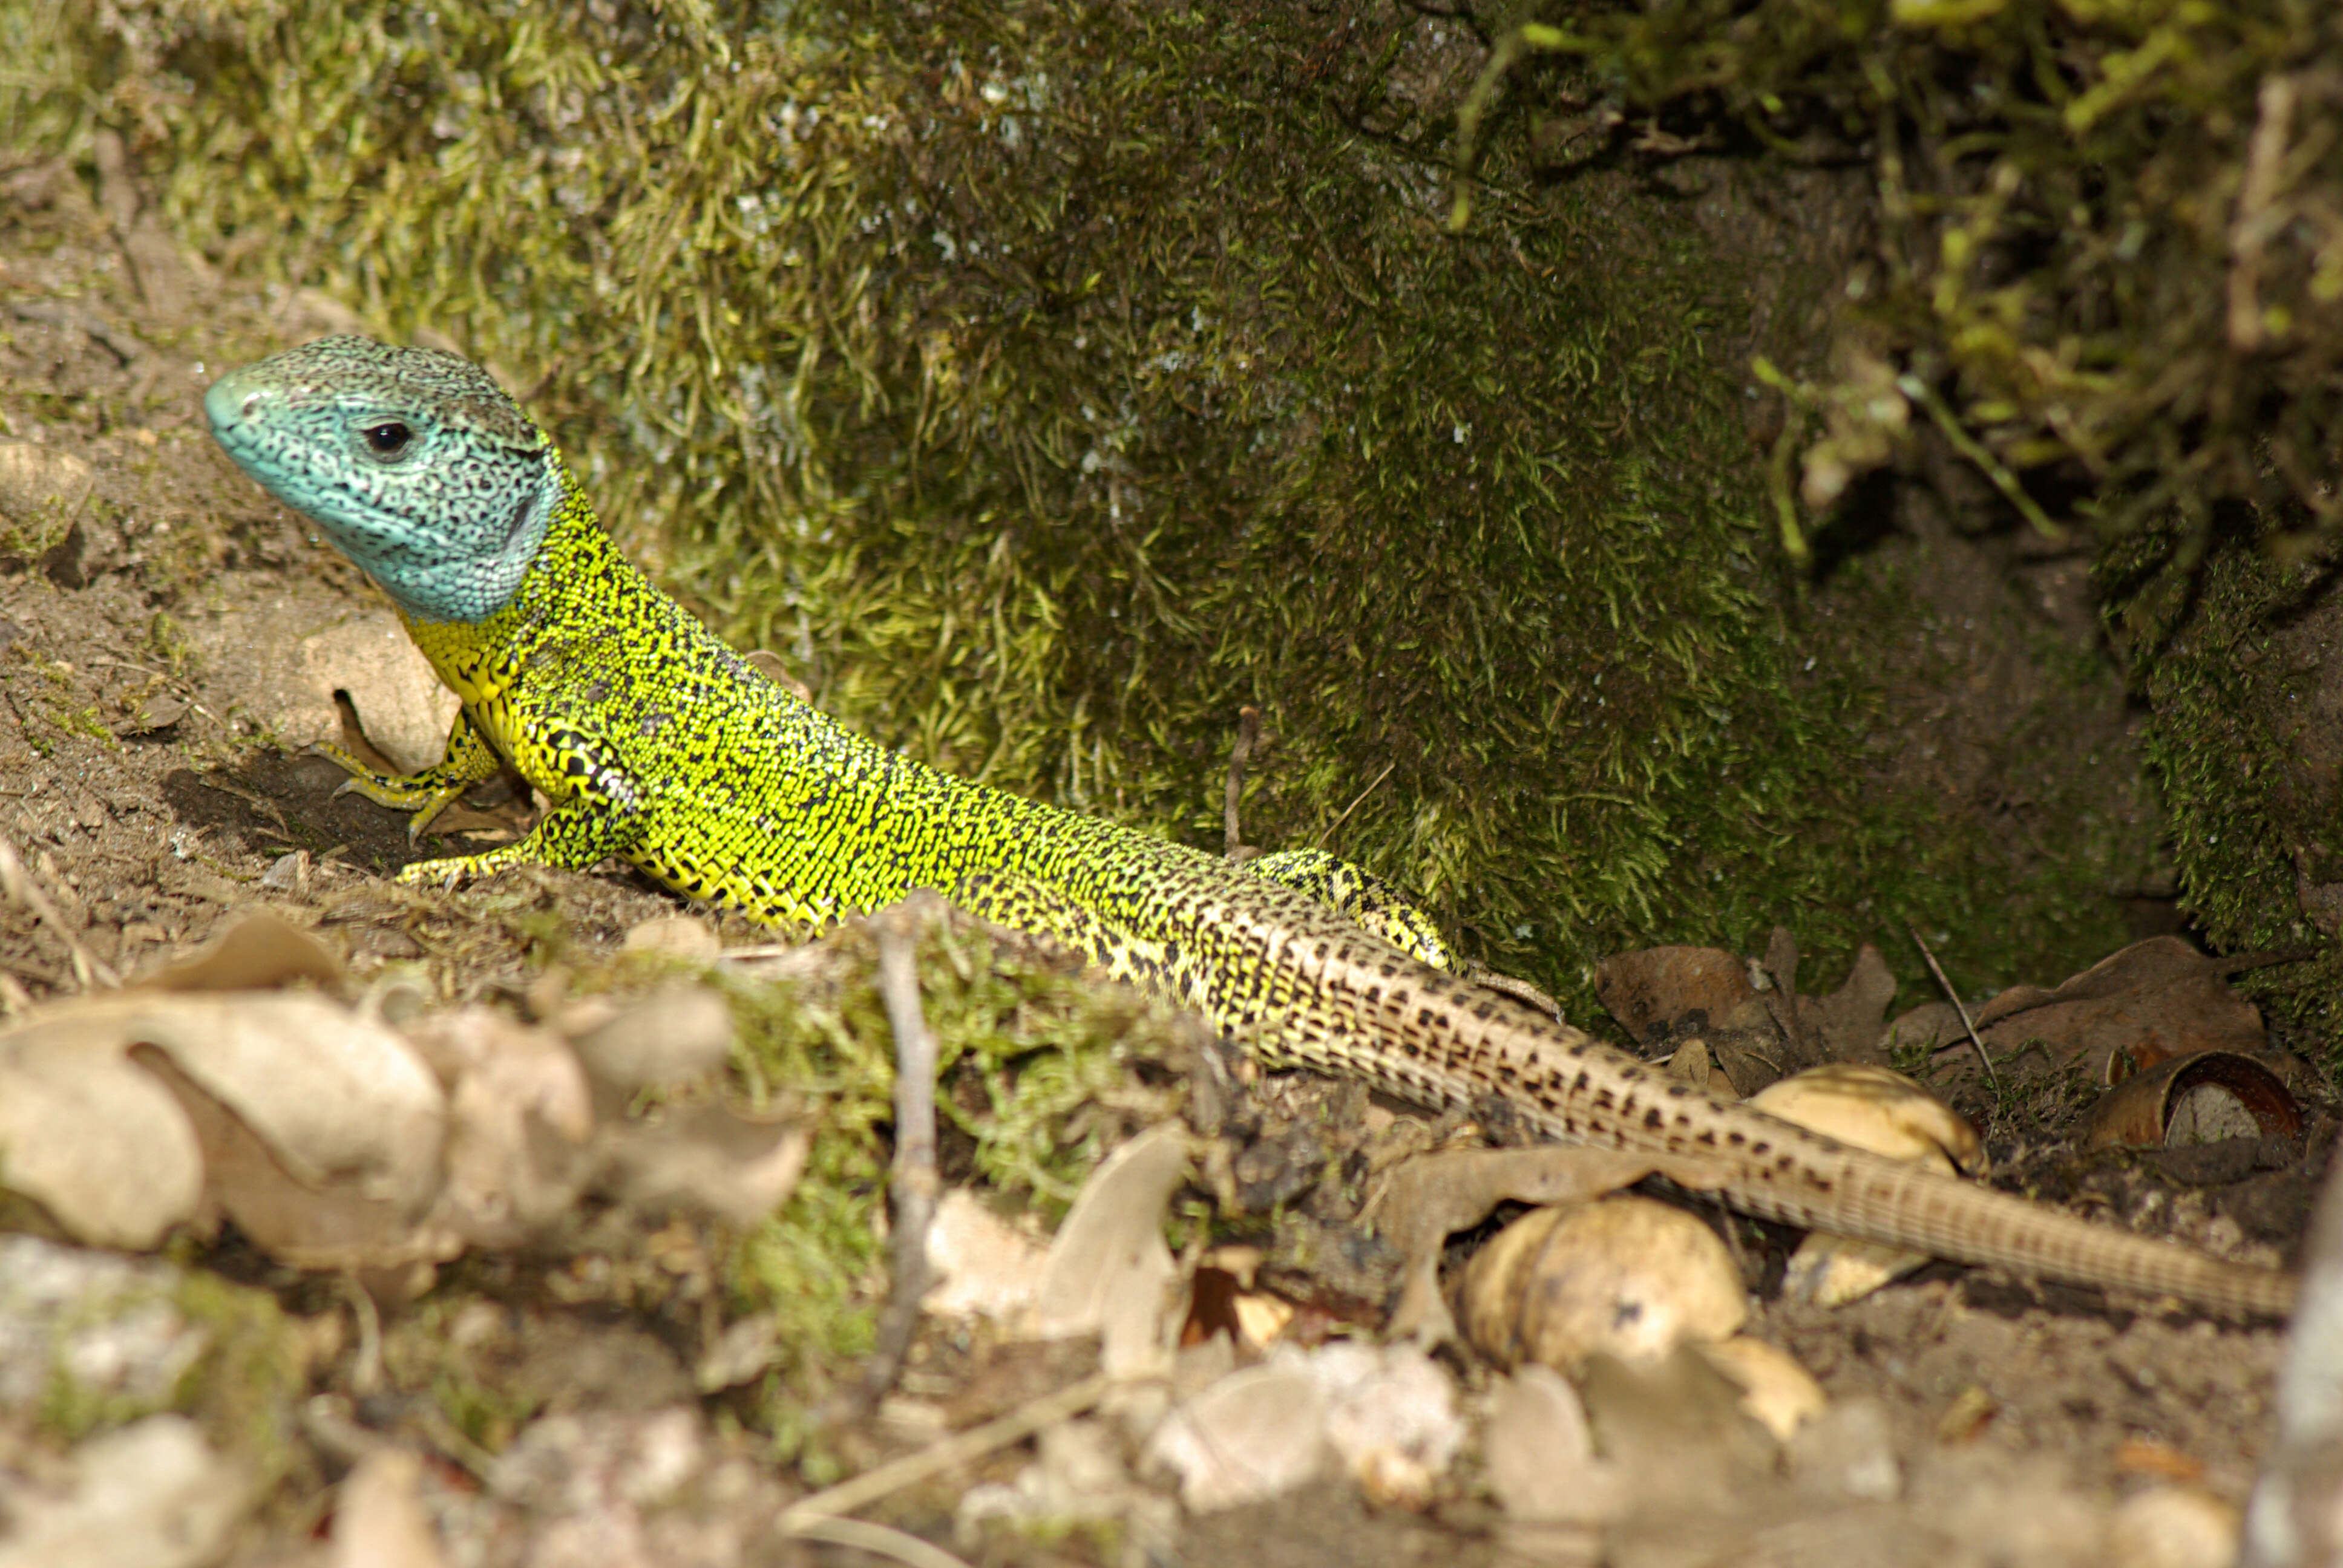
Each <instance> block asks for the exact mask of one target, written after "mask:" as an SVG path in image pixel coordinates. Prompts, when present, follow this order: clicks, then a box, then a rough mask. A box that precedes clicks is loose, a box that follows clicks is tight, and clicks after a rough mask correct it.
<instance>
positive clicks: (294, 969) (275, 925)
mask: <svg viewBox="0 0 2343 1568" xmlns="http://www.w3.org/2000/svg"><path fill="white" fill-rule="evenodd" d="M348 978H349V975H348V971H347V970H345V969H344V968H343V967H342V960H341V959H340V958H339V957H338V956H337V954H336V953H335V952H334V950H332V949H331V948H329V947H327V945H326V944H325V943H323V942H321V941H319V940H317V937H316V936H315V935H314V934H313V933H311V932H309V931H306V930H302V929H301V928H300V927H299V926H297V925H295V924H293V923H292V922H291V921H289V920H286V919H285V918H284V917H283V916H282V915H279V914H277V913H276V912H275V911H274V910H246V911H244V912H243V913H241V914H236V915H231V916H229V917H228V919H227V921H226V923H225V924H224V925H223V926H222V927H221V929H220V931H219V934H218V935H216V936H215V937H213V938H212V940H209V941H207V942H206V943H205V944H204V945H203V946H202V947H200V948H198V949H196V950H195V951H194V952H192V953H190V954H188V955H186V957H184V958H179V959H175V960H172V961H171V962H169V963H167V964H166V965H164V966H163V967H162V968H160V969H158V970H156V971H155V972H154V973H152V974H150V975H147V976H146V977H145V978H144V979H142V980H140V981H139V982H138V984H139V986H140V988H141V989H143V990H162V991H234V990H276V989H277V987H279V986H286V985H290V984H292V983H293V982H294V981H296V980H310V981H313V982H315V983H316V984H317V985H318V986H321V987H323V988H324V989H326V990H332V991H339V990H341V989H342V987H343V986H344V985H345V984H346V983H347V980H348Z"/></svg>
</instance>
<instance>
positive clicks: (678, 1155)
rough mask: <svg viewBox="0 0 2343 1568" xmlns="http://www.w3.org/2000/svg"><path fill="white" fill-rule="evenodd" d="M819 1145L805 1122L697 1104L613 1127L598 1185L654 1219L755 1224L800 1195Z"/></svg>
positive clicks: (607, 1135)
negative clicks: (676, 1212)
mask: <svg viewBox="0 0 2343 1568" xmlns="http://www.w3.org/2000/svg"><path fill="white" fill-rule="evenodd" d="M811 1143H812V1133H811V1131H810V1130H809V1128H808V1127H807V1126H806V1125H805V1124H804V1123H803V1122H801V1121H751V1120H749V1118H747V1117H744V1116H741V1115H739V1113H738V1112H736V1111H730V1110H728V1109H726V1108H725V1107H723V1106H721V1105H700V1106H693V1107H690V1108H689V1109H687V1110H682V1111H672V1112H670V1113H669V1115H668V1117H667V1119H666V1120H665V1121H659V1122H655V1123H652V1124H650V1125H649V1126H627V1127H619V1128H614V1129H611V1130H610V1131H608V1133H607V1134H606V1136H605V1139H604V1141H603V1172H602V1174H601V1175H600V1176H599V1177H598V1178H597V1185H598V1186H599V1187H601V1188H602V1189H603V1190H604V1191H608V1192H609V1193H610V1194H611V1195H612V1196H613V1197H615V1198H616V1199H618V1201H619V1202H620V1203H622V1204H624V1205H626V1206H627V1207H628V1208H629V1209H633V1210H637V1211H641V1212H644V1213H647V1214H654V1215H655V1214H659V1213H664V1212H666V1211H669V1210H673V1209H684V1210H688V1211H692V1212H695V1213H700V1214H707V1215H711V1216H713V1217H714V1218H716V1219H719V1220H722V1221H727V1222H729V1223H731V1224H735V1225H749V1224H754V1223H756V1222H757V1221H759V1220H762V1219H764V1218H765V1217H766V1216H767V1215H769V1214H770V1213H771V1212H772V1211H774V1210H775V1209H778V1208H779V1207H780V1205H781V1204H782V1202H783V1201H786V1200H787V1199H788V1197H789V1194H790V1193H791V1192H792V1191H796V1189H797V1184H798V1178H799V1176H800V1175H802V1174H803V1173H804V1171H805V1161H806V1152H807V1151H808V1149H809V1147H810V1146H811Z"/></svg>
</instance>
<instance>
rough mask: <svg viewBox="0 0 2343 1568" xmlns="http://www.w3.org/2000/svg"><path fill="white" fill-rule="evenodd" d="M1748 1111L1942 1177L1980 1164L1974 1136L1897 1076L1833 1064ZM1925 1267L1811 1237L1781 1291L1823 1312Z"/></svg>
mask: <svg viewBox="0 0 2343 1568" xmlns="http://www.w3.org/2000/svg"><path fill="white" fill-rule="evenodd" d="M1750 1103H1751V1104H1752V1105H1753V1106H1755V1107H1756V1108H1757V1109H1758V1110H1760V1111H1766V1112H1768V1113H1770V1114H1772V1115H1775V1116H1778V1117H1780V1118H1781V1119H1782V1120H1783V1121H1793V1122H1795V1123H1797V1125H1799V1126H1801V1127H1804V1128H1806V1129H1808V1130H1809V1131H1815V1132H1820V1133H1822V1134H1824V1135H1825V1137H1829V1138H1835V1139H1837V1140H1838V1141H1840V1142H1842V1143H1847V1144H1852V1145H1854V1146H1855V1148H1858V1149H1867V1150H1869V1151H1872V1152H1873V1153H1875V1154H1885V1155H1886V1156H1887V1157H1888V1158H1889V1159H1891V1160H1903V1161H1910V1162H1911V1163H1914V1164H1919V1165H1926V1166H1928V1167H1930V1168H1932V1169H1934V1170H1937V1171H1943V1172H1944V1173H1946V1175H1951V1174H1953V1173H1954V1172H1955V1171H1966V1170H1972V1169H1974V1168H1975V1167H1976V1165H1977V1163H1978V1162H1979V1161H1981V1160H1982V1159H1983V1157H1984V1148H1985V1146H1984V1144H1983V1143H1981V1142H1980V1141H1978V1138H1977V1134H1976V1128H1974V1127H1972V1126H1970V1125H1969V1124H1968V1122H1967V1121H1966V1119H1964V1118H1963V1117H1962V1116H1961V1115H1960V1113H1959V1112H1957V1111H1954V1110H1953V1108H1952V1107H1951V1106H1949V1105H1946V1103H1945V1102H1944V1101H1941V1100H1938V1099H1937V1098H1936V1096H1935V1095H1933V1094H1930V1093H1929V1092H1928V1091H1926V1089H1924V1088H1922V1087H1921V1086H1920V1085H1919V1084H1917V1083H1916V1082H1914V1081H1912V1080H1911V1079H1908V1078H1906V1077H1905V1076H1904V1075H1903V1074H1902V1073H1900V1072H1891V1071H1889V1070H1887V1069H1886V1068H1884V1067H1873V1066H1869V1065H1865V1064H1862V1063H1855V1062H1835V1063H1832V1064H1830V1065H1828V1066H1824V1067H1817V1068H1814V1069H1812V1070H1808V1071H1805V1072H1802V1073H1799V1074H1798V1075H1796V1076H1795V1077H1794V1078H1785V1079H1784V1080H1783V1081H1781V1082H1779V1083H1775V1084H1772V1085H1769V1086H1768V1087H1767V1088H1765V1090H1763V1091H1760V1092H1759V1093H1758V1094H1757V1095H1756V1096H1755V1097H1754V1098H1753V1099H1752V1100H1751V1101H1750ZM1926 1261H1927V1254H1926V1253H1924V1252H1913V1251H1906V1250H1904V1249H1903V1248H1900V1247H1890V1246H1885V1245H1883V1244H1882V1243H1880V1242H1877V1241H1856V1240H1855V1239H1853V1238H1851V1237H1845V1236H1832V1235H1827V1234H1825V1233H1823V1232H1821V1231H1816V1232H1815V1233H1814V1234H1812V1235H1809V1236H1808V1237H1806V1239H1805V1241H1801V1242H1800V1243H1799V1244H1798V1250H1797V1251H1796V1252H1795V1253H1793V1254H1792V1255H1791V1258H1790V1267H1789V1272H1788V1274H1787V1276H1786V1278H1785V1282H1784V1286H1783V1288H1784V1289H1785V1291H1787V1292H1790V1293H1791V1294H1793V1295H1795V1296H1798V1297H1800V1298H1803V1299H1805V1300H1808V1301H1812V1302H1818V1303H1820V1304H1821V1305H1824V1306H1831V1307H1835V1306H1841V1305H1844V1304H1845V1303H1846V1302H1852V1301H1857V1300H1860V1299H1861V1298H1862V1297H1864V1296H1867V1295H1869V1294H1870V1293H1871V1292H1874V1291H1875V1290H1877V1289H1879V1287H1880V1286H1882V1285H1885V1284H1886V1283H1887V1282H1889V1281H1891V1280H1894V1279H1896V1278H1898V1277H1899V1276H1901V1275H1904V1274H1906V1273H1909V1272H1910V1271H1913V1270H1914V1269H1916V1268H1918V1267H1919V1266H1920V1265H1921V1264H1923V1263H1925V1262H1926Z"/></svg>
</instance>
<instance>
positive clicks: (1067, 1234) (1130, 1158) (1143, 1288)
mask: <svg viewBox="0 0 2343 1568" xmlns="http://www.w3.org/2000/svg"><path fill="white" fill-rule="evenodd" d="M1187 1172H1188V1140H1187V1134H1186V1132H1185V1131H1183V1130H1182V1129H1181V1128H1180V1127H1178V1126H1176V1125H1170V1124H1167V1125H1164V1126H1160V1127H1154V1128H1151V1129H1149V1130H1148V1131H1145V1132H1142V1133H1141V1134H1140V1135H1139V1136H1138V1137H1136V1138H1134V1139H1132V1140H1131V1141H1130V1142H1128V1143H1126V1144H1124V1145H1123V1146H1122V1147H1121V1148H1120V1149H1118V1150H1116V1151H1114V1152H1113V1153H1112V1154H1110V1155H1108V1156H1107V1158H1106V1159H1105V1160H1104V1161H1101V1162H1100V1165H1099V1168H1098V1169H1097V1170H1095V1171H1091V1176H1090V1180H1089V1181H1085V1182H1083V1183H1082V1190H1081V1193H1080V1195H1079V1196H1077V1197H1076V1198H1075V1200H1074V1206H1073V1208H1072V1210H1071V1211H1069V1212H1068V1214H1067V1215H1066V1219H1065V1222H1064V1223H1063V1224H1061V1225H1060V1226H1059V1227H1058V1234H1057V1237H1056V1238H1055V1240H1053V1241H1051V1243H1050V1251H1049V1255H1048V1257H1047V1258H1046V1259H1045V1260H1044V1261H1043V1263H1042V1267H1041V1291H1040V1292H1039V1295H1038V1298H1037V1300H1036V1302H1035V1303H1034V1326H1035V1332H1037V1333H1039V1334H1040V1335H1041V1337H1043V1338H1045V1339H1057V1338H1069V1337H1071V1336H1073V1335H1077V1334H1087V1333H1098V1334H1100V1335H1101V1336H1102V1337H1103V1338H1104V1340H1105V1342H1106V1343H1105V1353H1104V1356H1103V1357H1102V1359H1103V1360H1104V1361H1105V1362H1107V1363H1108V1370H1109V1371H1115V1370H1116V1369H1117V1368H1119V1367H1124V1366H1128V1367H1130V1368H1131V1370H1132V1371H1138V1370H1142V1369H1144V1368H1145V1367H1147V1366H1148V1365H1149V1364H1150V1363H1151V1362H1153V1361H1154V1360H1155V1359H1157V1357H1158V1354H1159V1352H1160V1349H1161V1344H1162V1341H1163V1334H1162V1331H1161V1323H1162V1318H1163V1313H1164V1310H1165V1307H1166V1305H1167V1299H1166V1298H1167V1294H1168V1292H1169V1289H1170V1286H1171V1284H1172V1280H1173V1279H1174V1277H1175V1276H1176V1274H1177V1272H1178V1271H1177V1269H1176V1268H1175V1267H1174V1266H1173V1264H1172V1252H1171V1249H1170V1248H1168V1247H1166V1246H1165V1245H1164V1243H1163V1221H1164V1215H1165V1209H1166V1207H1167V1205H1169V1204H1170V1202H1171V1201H1172V1193H1174V1192H1176V1191H1179V1190H1180V1183H1181V1182H1182V1181H1183V1180H1185V1178H1186V1176H1187Z"/></svg>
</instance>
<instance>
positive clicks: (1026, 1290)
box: [924, 1187, 1044, 1323]
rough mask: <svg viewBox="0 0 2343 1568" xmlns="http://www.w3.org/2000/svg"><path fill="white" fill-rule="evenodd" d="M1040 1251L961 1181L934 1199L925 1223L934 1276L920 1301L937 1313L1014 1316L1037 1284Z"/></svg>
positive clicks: (1003, 1319) (998, 1319)
mask: <svg viewBox="0 0 2343 1568" xmlns="http://www.w3.org/2000/svg"><path fill="white" fill-rule="evenodd" d="M1043 1256H1044V1254H1043V1251H1042V1250H1041V1247H1040V1246H1039V1245H1038V1244H1036V1243H1035V1242H1034V1241H1031V1239H1029V1238H1028V1237H1027V1236H1026V1235H1025V1234H1024V1233H1023V1232H1022V1231H1019V1230H1018V1229H1017V1228H1016V1227H1015V1226H1013V1225H1011V1224H1010V1222H1009V1221H1006V1220H1004V1219H1002V1218H1001V1216H1000V1215H998V1214H996V1213H994V1212H993V1211H991V1210H990V1209H988V1208H986V1207H985V1205H984V1201H983V1200H982V1199H980V1198H979V1197H977V1196H976V1194H975V1193H973V1192H971V1191H969V1190H968V1189H967V1188H965V1187H955V1188H953V1189H951V1191H948V1192H946V1193H945V1194H944V1195H943V1199H942V1201H940V1202H939V1203H938V1204H937V1205H936V1219H935V1223H934V1224H932V1225H930V1226H929V1227H928V1269H929V1271H930V1273H931V1274H932V1275H933V1276H934V1279H933V1282H932V1283H930V1285H929V1287H928V1293H927V1296H926V1298H925V1302H924V1304H925V1306H926V1308H927V1310H928V1311H929V1312H932V1313H934V1314H935V1315H936V1316H938V1317H944V1318H964V1317H973V1316H978V1315H981V1316H984V1317H988V1318H990V1319H992V1320H993V1321H994V1322H1001V1323H1006V1322H1013V1321H1015V1320H1016V1319H1017V1318H1018V1317H1019V1316H1020V1315H1021V1314H1022V1313H1024V1312H1026V1311H1027V1310H1028V1309H1030V1308H1031V1306H1032V1304H1033V1297H1034V1293H1035V1292H1037V1291H1038V1290H1039V1289H1040V1288H1041V1272H1042V1259H1043Z"/></svg>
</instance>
